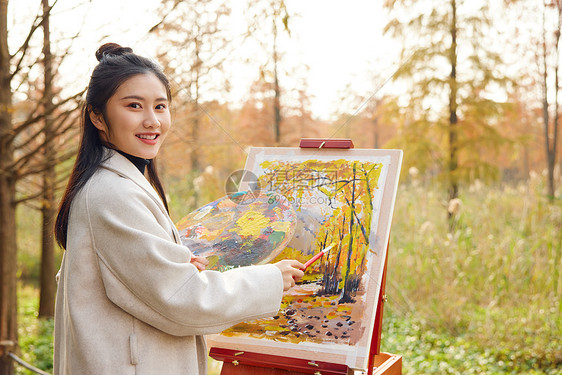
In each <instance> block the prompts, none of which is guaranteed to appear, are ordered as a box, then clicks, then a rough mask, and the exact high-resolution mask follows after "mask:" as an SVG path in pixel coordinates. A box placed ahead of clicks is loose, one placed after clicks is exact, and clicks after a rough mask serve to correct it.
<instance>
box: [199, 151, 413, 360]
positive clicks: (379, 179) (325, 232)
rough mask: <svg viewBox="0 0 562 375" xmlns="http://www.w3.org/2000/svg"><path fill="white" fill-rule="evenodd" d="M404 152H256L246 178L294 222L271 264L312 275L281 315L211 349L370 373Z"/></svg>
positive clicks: (231, 332)
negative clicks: (283, 205) (283, 262)
mask: <svg viewBox="0 0 562 375" xmlns="http://www.w3.org/2000/svg"><path fill="white" fill-rule="evenodd" d="M401 161H402V151H400V150H367V149H349V150H339V149H338V150H336V149H301V148H252V149H251V150H250V153H249V155H248V159H247V163H246V169H247V170H249V171H252V172H253V173H254V174H255V175H256V176H257V178H258V179H259V185H258V186H259V187H260V189H262V190H265V191H267V192H268V194H273V195H272V197H276V198H275V199H279V200H280V201H283V200H285V199H286V200H288V201H289V202H291V204H292V205H293V207H294V209H295V212H296V215H297V225H296V230H295V233H294V236H293V238H292V239H291V240H290V241H289V242H288V244H287V247H286V248H285V249H284V250H283V251H282V252H281V253H280V254H279V255H278V256H277V257H276V258H275V259H274V260H273V261H276V260H280V259H284V258H294V259H298V260H300V261H302V262H303V263H304V262H305V261H306V260H308V259H310V258H311V257H312V256H313V255H314V254H316V253H317V252H318V251H320V250H321V249H323V248H325V247H326V246H329V245H330V244H334V246H333V247H332V248H331V249H330V250H329V251H328V252H327V253H326V254H325V255H324V256H323V257H322V258H320V260H319V261H317V262H316V263H314V264H313V265H312V266H310V267H309V268H308V269H307V270H306V273H305V277H304V278H303V279H302V280H301V281H300V282H299V283H298V285H297V286H296V287H294V288H292V289H291V290H290V291H288V292H287V293H286V294H285V295H284V297H283V302H282V306H281V310H280V312H279V314H278V315H276V316H273V317H271V318H269V319H260V320H256V321H251V322H244V323H241V324H238V325H236V326H234V327H233V328H231V329H228V330H226V331H224V332H222V333H221V334H220V335H215V336H212V337H210V338H209V346H210V347H217V348H225V349H233V350H240V351H250V352H256V353H263V354H271V355H281V356H286V357H292V358H302V359H308V360H318V361H325V362H331V363H339V364H344V365H347V366H348V367H349V368H353V369H363V370H364V369H366V367H367V362H368V355H369V347H370V340H371V338H372V331H373V325H374V318H375V312H376V307H377V306H376V303H377V301H378V297H379V295H378V294H379V291H380V284H381V280H382V272H383V268H384V261H385V257H386V249H387V243H388V239H389V232H390V224H391V219H392V212H393V207H394V201H395V197H396V189H397V184H398V176H399V171H400V166H401Z"/></svg>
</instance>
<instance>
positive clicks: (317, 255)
mask: <svg viewBox="0 0 562 375" xmlns="http://www.w3.org/2000/svg"><path fill="white" fill-rule="evenodd" d="M334 245H335V243H333V242H332V243H331V244H330V246H327V247H325V248H324V249H322V250H321V251H320V252H319V253H318V254H316V255H314V256H313V257H312V258H310V259H309V260H308V262H306V263H305V264H304V268H302V270H303V271H304V270H306V269H307V268H308V267H309V266H310V265H311V264H312V263H314V262H316V261H317V260H318V259H320V257H321V256H322V255H324V254H326V253H327V252H328V250H330V249H331V248H332V247H334Z"/></svg>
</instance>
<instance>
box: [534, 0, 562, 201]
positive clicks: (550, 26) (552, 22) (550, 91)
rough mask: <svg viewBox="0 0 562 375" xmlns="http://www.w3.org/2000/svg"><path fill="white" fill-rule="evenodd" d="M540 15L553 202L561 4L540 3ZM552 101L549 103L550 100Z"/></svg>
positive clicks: (549, 182) (553, 0)
mask: <svg viewBox="0 0 562 375" xmlns="http://www.w3.org/2000/svg"><path fill="white" fill-rule="evenodd" d="M542 10H543V15H542V28H541V29H542V30H541V31H542V33H541V38H542V43H541V45H542V48H541V52H542V56H541V59H540V60H538V61H540V63H541V65H542V66H541V69H540V71H541V73H542V100H543V126H544V149H545V151H546V165H547V173H548V180H547V186H548V196H549V199H550V200H554V196H555V192H556V187H555V178H554V168H555V165H556V153H557V148H558V129H559V128H560V124H559V122H560V114H559V107H560V106H559V103H558V101H559V94H560V77H559V75H560V33H561V32H562V1H561V0H551V1H545V2H544V3H543V7H542ZM549 98H552V99H549Z"/></svg>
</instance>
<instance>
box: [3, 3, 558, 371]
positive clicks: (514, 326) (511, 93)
mask: <svg viewBox="0 0 562 375" xmlns="http://www.w3.org/2000/svg"><path fill="white" fill-rule="evenodd" d="M373 3H376V6H374V5H373ZM155 4H157V6H155ZM303 4H306V5H303ZM350 10H351V11H350ZM129 20H130V21H129ZM367 24H368V25H375V27H373V28H372V29H369V30H370V31H368V32H365V30H364V29H361V28H358V25H367ZM561 24H562V3H561V1H559V0H553V1H544V2H543V1H531V0H511V1H507V0H506V1H460V0H444V1H441V2H435V1H431V0H394V1H393V0H387V1H383V2H380V3H378V2H361V1H352V2H349V4H347V3H346V4H344V3H343V2H337V1H313V0H310V1H305V2H302V1H301V2H298V1H289V0H286V1H281V0H261V1H251V2H242V1H240V2H228V1H218V0H201V1H194V0H193V1H192V0H186V1H175V0H161V1H159V2H154V1H153V2H146V3H145V2H140V1H139V2H135V6H134V7H131V2H125V1H124V2H115V1H113V2H112V4H111V6H110V5H109V2H104V1H103V0H97V1H79V2H76V1H72V2H70V1H64V0H58V1H56V0H50V1H49V0H33V1H32V0H25V1H15V0H12V1H8V0H3V1H0V76H1V79H0V167H1V169H0V171H1V172H0V268H1V270H2V273H1V275H0V374H12V373H13V372H14V371H15V372H17V373H27V370H25V369H24V368H23V367H21V366H19V365H18V366H15V362H14V358H16V356H18V357H20V358H23V359H25V360H26V361H28V362H30V363H33V364H34V365H35V366H38V367H40V368H42V369H43V370H46V371H50V370H51V369H52V327H53V322H52V315H53V309H54V306H53V303H54V295H55V292H56V285H55V283H54V275H55V273H56V271H57V269H58V266H59V264H60V259H61V250H60V249H58V248H57V247H56V246H55V245H54V243H53V237H52V223H53V215H54V214H55V212H56V207H57V205H58V199H59V198H60V192H61V189H62V188H63V187H64V185H65V183H66V179H67V177H68V173H69V170H70V168H71V166H72V161H73V157H74V154H75V152H76V147H77V142H78V134H79V114H80V110H79V108H80V105H81V103H82V100H83V95H84V88H85V86H86V85H87V81H88V75H89V73H90V71H91V69H92V68H93V66H94V64H95V59H94V56H93V53H94V51H95V49H96V48H97V47H98V46H99V45H100V44H101V43H102V42H107V41H113V42H117V43H120V44H123V45H129V46H131V47H133V48H134V49H135V51H136V52H138V53H140V54H143V55H148V56H154V58H155V59H156V60H158V61H159V62H160V63H161V64H162V66H163V67H164V69H165V70H166V72H167V74H168V75H169V77H170V78H171V81H172V82H173V86H174V97H175V101H174V105H173V119H174V121H173V128H172V131H171V134H170V135H169V138H168V139H167V141H166V144H165V146H164V147H163V148H162V153H161V156H160V157H159V159H160V163H161V164H160V170H161V173H162V175H163V180H164V184H165V186H166V187H167V193H168V196H169V198H170V199H169V200H170V203H171V215H172V218H173V219H174V220H175V221H178V220H179V219H181V217H183V216H184V215H185V214H187V213H188V212H190V211H191V210H193V209H195V208H197V207H198V206H200V205H202V204H205V203H207V202H209V201H211V200H213V199H216V198H218V197H220V196H222V195H224V194H225V191H224V183H225V181H226V179H227V177H228V176H229V175H230V174H231V173H232V172H233V171H235V170H237V169H240V168H242V167H243V165H244V161H245V158H246V152H247V148H248V147H249V146H276V147H278V146H297V145H298V142H299V140H300V139H301V138H303V137H320V138H334V137H337V138H342V137H343V138H351V139H352V140H353V141H354V143H355V146H356V147H360V148H400V149H403V150H404V163H403V170H402V174H401V182H400V187H399V192H398V196H397V201H396V208H395V213H394V219H393V226H392V233H391V243H390V250H389V264H388V281H387V283H388V285H387V293H386V294H387V297H388V301H387V303H386V305H385V315H384V327H383V338H382V349H383V350H384V351H388V352H392V353H397V354H400V355H403V356H404V372H405V373H451V374H464V373H486V374H490V373H498V374H499V373H502V374H503V373H533V374H560V373H562V370H561V369H560V368H561V367H562V341H561V337H562V328H561V327H562V318H561V316H562V305H561V303H560V300H561V299H562V298H561V297H562V282H561V281H562V280H561V275H560V268H561V266H562V254H561V253H562V231H561V228H562V203H561V188H560V164H561V161H562V156H561V153H560V151H559V148H560V146H559V144H560V138H561V136H560V132H559V114H560V109H559V102H560V98H559V90H560V84H559V76H558V75H559V65H560V64H559V62H560V48H559V47H560V45H559V41H560V31H561ZM309 36H315V37H316V38H317V39H314V42H313V43H312V44H310V43H309V44H304V42H305V41H306V40H307V37H309ZM303 46H304V47H303ZM328 51H329V52H330V53H328ZM357 51H362V52H364V54H355V53H356V52H357ZM311 56H313V57H315V58H316V60H314V61H313V60H307V59H310V58H311ZM334 61H335V62H337V63H336V64H332V63H333V62H334ZM319 67H323V68H324V69H325V70H319V69H320V68H319ZM326 67H328V69H326ZM350 72H351V73H352V74H350ZM330 95H331V96H330ZM326 97H328V98H329V99H326ZM330 98H331V99H330ZM210 363H211V372H217V371H218V370H217V368H218V367H220V365H218V364H217V363H214V362H213V361H210Z"/></svg>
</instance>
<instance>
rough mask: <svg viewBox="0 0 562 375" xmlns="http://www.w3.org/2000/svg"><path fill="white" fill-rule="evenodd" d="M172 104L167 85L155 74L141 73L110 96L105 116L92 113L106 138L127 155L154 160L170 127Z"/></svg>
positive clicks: (93, 120)
mask: <svg viewBox="0 0 562 375" xmlns="http://www.w3.org/2000/svg"><path fill="white" fill-rule="evenodd" d="M168 105H169V103H168V98H167V95H166V87H165V86H164V84H163V83H162V82H160V80H159V79H158V78H157V77H156V76H155V75H154V74H152V73H146V74H139V75H136V76H133V77H131V78H129V79H128V80H126V81H125V82H124V83H122V84H121V86H119V88H118V89H117V91H115V94H113V96H112V97H110V98H109V100H108V101H107V105H106V109H105V117H104V116H103V115H102V114H101V113H100V114H95V113H93V112H90V119H91V120H92V122H93V124H94V126H95V127H96V128H97V129H98V130H99V131H100V136H101V138H102V140H104V141H106V142H108V143H110V144H112V145H113V146H114V147H116V148H117V149H118V150H120V151H123V152H125V153H127V154H130V155H133V156H137V157H139V158H144V159H153V158H154V157H155V156H156V154H158V150H159V149H160V146H161V145H162V142H163V141H164V138H165V137H166V134H167V133H168V130H169V129H170V123H171V117H170V110H169V108H168ZM108 124H109V126H107V125H108Z"/></svg>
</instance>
